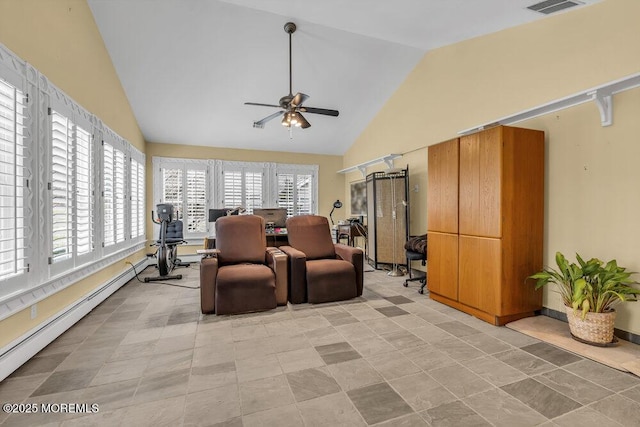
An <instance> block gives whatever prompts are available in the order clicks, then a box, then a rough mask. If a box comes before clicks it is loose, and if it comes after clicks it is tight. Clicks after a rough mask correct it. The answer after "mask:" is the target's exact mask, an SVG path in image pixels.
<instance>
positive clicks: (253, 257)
mask: <svg viewBox="0 0 640 427" xmlns="http://www.w3.org/2000/svg"><path fill="white" fill-rule="evenodd" d="M216 248H217V249H219V250H220V253H219V254H218V262H219V264H220V265H225V264H240V263H244V262H248V263H255V264H264V263H265V256H266V255H265V254H266V250H267V237H266V234H265V230H264V219H262V218H260V217H259V216H255V215H240V216H225V217H222V218H219V219H218V220H217V221H216Z"/></svg>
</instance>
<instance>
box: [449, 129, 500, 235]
mask: <svg viewBox="0 0 640 427" xmlns="http://www.w3.org/2000/svg"><path fill="white" fill-rule="evenodd" d="M501 177H502V128H501V127H497V128H493V129H488V130H486V131H483V132H479V133H476V134H473V135H467V136H464V137H462V138H460V202H459V203H460V218H459V224H460V225H459V230H460V231H459V232H460V234H465V235H471V236H484V237H501V236H502V229H501V216H502V214H501V209H500V208H501V181H502V179H501Z"/></svg>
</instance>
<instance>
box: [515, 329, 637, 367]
mask: <svg viewBox="0 0 640 427" xmlns="http://www.w3.org/2000/svg"><path fill="white" fill-rule="evenodd" d="M506 326H507V327H508V328H510V329H513V330H515V331H518V332H521V333H523V334H525V335H529V336H531V337H534V338H537V339H539V340H541V341H545V342H547V343H549V344H553V345H555V346H557V347H560V348H562V349H565V350H567V351H571V352H573V353H575V354H578V355H580V356H583V357H586V358H589V359H592V360H595V361H596V362H600V363H602V364H604V365H607V366H610V367H612V368H615V369H618V370H620V371H626V372H631V373H633V374H635V375H638V376H640V345H637V344H633V343H631V342H628V341H624V340H618V344H617V345H616V346H613V347H595V346H592V345H588V344H582V343H580V342H578V341H576V340H574V339H573V338H571V334H570V333H569V325H568V324H567V323H565V322H563V321H561V320H557V319H553V318H551V317H547V316H535V317H527V318H525V319H520V320H517V321H515V322H511V323H508V324H507V325H506Z"/></svg>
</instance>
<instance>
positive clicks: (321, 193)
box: [146, 142, 348, 254]
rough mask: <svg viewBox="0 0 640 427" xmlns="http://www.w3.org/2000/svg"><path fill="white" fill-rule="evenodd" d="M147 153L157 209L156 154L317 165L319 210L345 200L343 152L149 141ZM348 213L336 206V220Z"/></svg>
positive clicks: (150, 198) (186, 249) (149, 193)
mask: <svg viewBox="0 0 640 427" xmlns="http://www.w3.org/2000/svg"><path fill="white" fill-rule="evenodd" d="M146 155H147V210H148V211H149V212H151V210H152V209H154V210H155V207H154V204H155V201H154V200H153V173H152V168H151V162H152V158H153V156H159V157H174V158H184V159H218V160H233V161H242V162H276V163H290V164H303V165H318V214H319V215H323V216H326V217H328V216H329V212H330V211H331V207H332V206H333V202H335V201H336V199H340V200H342V198H343V194H344V191H343V188H344V181H345V179H344V175H341V174H338V173H336V172H337V171H338V170H340V169H342V156H328V155H319V154H300V153H285V152H278V151H262V150H239V149H234V148H217V147H201V146H192V145H188V146H185V145H174V144H160V143H150V142H148V143H147V145H146ZM346 216H348V212H347V211H346V210H345V209H344V207H343V208H342V209H336V210H335V212H334V213H333V218H334V220H336V221H337V220H339V219H343V218H345V217H346ZM152 226H153V224H151V222H150V221H147V236H152V235H153V230H152ZM200 247H201V246H198V247H194V246H186V247H181V248H179V253H180V254H188V253H195V250H196V249H198V248H200Z"/></svg>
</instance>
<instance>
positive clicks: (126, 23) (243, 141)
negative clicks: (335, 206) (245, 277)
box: [88, 0, 601, 154]
mask: <svg viewBox="0 0 640 427" xmlns="http://www.w3.org/2000/svg"><path fill="white" fill-rule="evenodd" d="M574 1H575V0H574ZM598 1H601V0H582V1H581V2H577V1H576V2H577V3H581V4H580V5H578V6H576V7H572V8H570V9H567V10H566V11H562V12H558V13H571V11H572V10H575V9H578V8H579V7H583V6H585V5H589V4H592V3H596V2H598ZM88 3H89V5H90V7H91V10H92V12H93V15H94V17H95V21H96V23H97V25H98V28H99V30H100V33H101V35H102V38H103V39H104V42H105V45H106V48H107V50H108V52H109V54H110V56H111V59H112V61H113V64H114V66H115V69H116V71H117V73H118V76H119V78H120V80H121V82H122V85H123V87H124V90H125V92H126V94H127V97H128V99H129V102H130V104H131V106H132V108H133V111H134V114H135V116H136V119H137V121H138V123H139V125H140V128H141V130H142V133H143V135H144V137H145V139H146V140H147V141H150V142H159V143H173V144H188V145H203V146H216V147H232V148H243V149H259V150H273V151H290V152H303V153H317V154H343V153H344V152H345V151H346V150H347V149H348V148H349V146H350V145H351V144H352V143H353V142H354V141H355V139H356V138H357V137H358V135H360V133H361V132H362V131H363V130H364V129H365V128H366V126H367V125H368V123H369V122H370V121H371V120H372V118H373V117H374V116H375V114H376V113H377V112H378V111H379V110H380V108H381V107H382V106H383V105H384V103H385V102H386V101H387V100H388V99H389V97H390V96H391V95H392V94H393V93H394V92H395V91H396V89H397V88H398V86H399V85H400V84H401V83H402V81H403V80H404V79H405V78H406V77H407V75H408V74H409V72H410V71H411V70H412V69H413V67H415V65H416V64H417V63H418V62H419V61H420V59H421V58H422V57H423V56H424V54H425V53H426V52H427V51H428V50H430V49H434V48H438V47H441V46H445V45H449V44H452V43H456V42H459V41H461V40H465V39H468V38H472V37H477V36H480V35H483V34H488V33H491V32H496V31H499V30H502V29H505V28H508V27H513V26H516V25H521V24H525V23H528V22H532V21H534V20H537V19H543V18H544V17H545V16H546V15H544V14H541V13H539V12H534V11H532V10H529V9H527V7H528V6H531V5H532V4H534V3H538V0H481V1H480V0H474V1H469V0H394V1H388V0H350V1H344V0H322V1H310V0H88ZM288 21H292V22H294V23H295V24H296V25H297V31H296V32H295V33H294V34H293V93H294V94H295V93H296V92H303V93H305V94H307V95H309V97H310V98H309V99H308V101H306V102H305V105H307V106H312V107H319V108H330V109H336V110H339V111H340V115H339V116H338V117H329V116H323V115H318V114H311V113H305V117H306V119H307V120H308V121H309V122H310V123H311V127H310V128H308V129H300V128H294V129H293V131H292V133H290V132H289V131H288V129H287V128H285V127H283V126H281V125H280V118H276V119H274V120H271V121H270V122H268V123H267V124H266V126H265V128H264V129H256V128H254V127H253V122H254V121H256V120H259V119H262V118H264V117H265V116H268V115H269V114H272V113H274V112H276V111H278V109H277V108H273V107H260V106H247V105H244V103H245V102H258V103H266V104H278V100H279V99H280V98H281V97H282V96H284V95H287V94H288V92H289V75H288V72H289V62H288V54H289V47H288V35H287V34H286V33H285V31H284V29H283V27H284V24H285V23H286V22H288Z"/></svg>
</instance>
